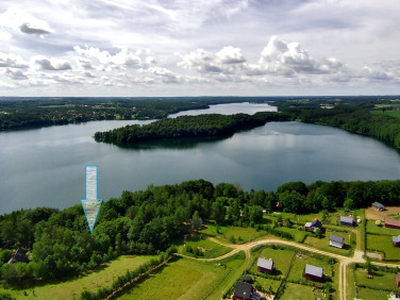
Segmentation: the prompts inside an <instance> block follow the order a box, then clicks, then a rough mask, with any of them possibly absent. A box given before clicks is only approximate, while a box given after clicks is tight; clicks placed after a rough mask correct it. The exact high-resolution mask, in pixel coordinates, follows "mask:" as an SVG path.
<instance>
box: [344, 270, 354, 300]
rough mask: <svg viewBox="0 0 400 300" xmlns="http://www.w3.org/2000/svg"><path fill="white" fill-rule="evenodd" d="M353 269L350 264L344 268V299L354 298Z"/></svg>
mask: <svg viewBox="0 0 400 300" xmlns="http://www.w3.org/2000/svg"><path fill="white" fill-rule="evenodd" d="M353 271H354V270H353V269H352V266H351V265H348V266H347V268H346V278H347V288H346V299H354V298H355V297H356V294H355V292H356V291H355V280H354V272H353Z"/></svg>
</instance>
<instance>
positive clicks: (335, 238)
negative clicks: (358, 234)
mask: <svg viewBox="0 0 400 300" xmlns="http://www.w3.org/2000/svg"><path fill="white" fill-rule="evenodd" d="M329 246H331V247H335V248H339V249H342V248H343V246H344V237H342V236H340V235H336V234H331V235H330V236H329Z"/></svg>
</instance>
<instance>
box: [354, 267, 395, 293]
mask: <svg viewBox="0 0 400 300" xmlns="http://www.w3.org/2000/svg"><path fill="white" fill-rule="evenodd" d="M395 275H396V274H395V273H389V272H383V271H375V272H374V275H373V279H368V277H367V273H366V272H365V271H364V270H363V269H356V270H355V271H354V276H355V280H356V282H357V284H358V285H365V286H366V287H371V288H376V289H388V290H397V285H396V281H395Z"/></svg>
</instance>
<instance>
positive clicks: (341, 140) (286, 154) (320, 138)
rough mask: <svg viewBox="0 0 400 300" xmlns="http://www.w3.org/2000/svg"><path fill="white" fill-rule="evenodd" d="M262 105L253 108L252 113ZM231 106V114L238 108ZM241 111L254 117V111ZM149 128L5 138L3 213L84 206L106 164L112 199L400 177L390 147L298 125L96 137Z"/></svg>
mask: <svg viewBox="0 0 400 300" xmlns="http://www.w3.org/2000/svg"><path fill="white" fill-rule="evenodd" d="M254 105H258V104H247V107H248V108H249V110H251V113H253V109H254V107H253V106H254ZM224 107H225V108H226V111H228V110H231V109H233V107H236V108H237V105H236V104H225V105H224ZM217 108H218V109H221V108H223V107H221V105H218V107H217ZM260 108H261V106H260ZM263 109H265V108H263ZM273 109H274V108H273ZM241 111H242V112H248V111H247V110H246V105H244V104H241ZM190 113H191V112H186V114H190ZM196 113H198V112H196ZM148 122H150V121H146V122H143V121H99V122H89V123H83V124H77V125H73V124H71V125H65V126H54V127H47V128H41V129H32V130H23V131H12V132H3V133H0V213H8V212H11V211H12V210H16V209H20V208H30V207H31V208H34V207H38V206H50V207H57V208H65V207H69V206H71V205H74V204H79V203H80V199H82V198H84V197H85V165H98V170H99V171H98V172H99V173H98V196H99V198H102V199H104V200H107V199H109V198H110V197H119V196H120V195H121V192H122V191H123V190H130V191H135V190H138V189H145V188H146V187H147V186H148V185H149V184H154V185H163V184H175V183H179V182H182V181H185V180H189V179H199V178H203V179H205V180H209V181H211V182H213V183H219V182H232V183H240V185H241V186H242V187H243V188H244V189H245V190H250V189H251V188H253V189H256V190H258V189H265V190H271V189H272V190H275V189H276V188H277V187H278V186H279V185H281V184H282V183H285V182H288V181H297V180H302V181H304V182H306V183H311V182H314V181H316V180H324V181H331V180H347V181H349V180H379V179H398V178H400V155H399V154H398V153H397V152H396V151H395V150H393V149H391V148H390V147H388V146H386V145H385V144H383V143H380V142H378V141H376V140H374V139H371V138H367V137H363V136H358V135H354V134H349V133H347V132H345V131H343V130H340V129H336V128H330V127H323V126H317V125H310V124H302V123H297V122H271V123H268V124H266V125H265V126H263V127H258V128H255V129H253V130H250V131H245V132H240V133H236V134H235V135H233V136H232V137H230V138H227V139H223V140H218V141H206V142H205V141H186V142H178V143H176V142H161V143H150V144H145V145H142V146H140V147H132V148H121V147H117V146H114V145H110V144H102V143H96V142H95V141H94V139H93V138H92V136H93V134H94V133H95V132H96V131H104V130H109V129H112V128H116V127H120V126H124V125H126V124H135V123H140V124H142V123H148Z"/></svg>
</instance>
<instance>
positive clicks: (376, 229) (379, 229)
mask: <svg viewBox="0 0 400 300" xmlns="http://www.w3.org/2000/svg"><path fill="white" fill-rule="evenodd" d="M367 233H376V234H383V235H390V236H393V235H399V234H400V230H399V229H393V228H386V227H383V226H377V225H375V221H367Z"/></svg>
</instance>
